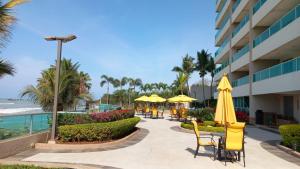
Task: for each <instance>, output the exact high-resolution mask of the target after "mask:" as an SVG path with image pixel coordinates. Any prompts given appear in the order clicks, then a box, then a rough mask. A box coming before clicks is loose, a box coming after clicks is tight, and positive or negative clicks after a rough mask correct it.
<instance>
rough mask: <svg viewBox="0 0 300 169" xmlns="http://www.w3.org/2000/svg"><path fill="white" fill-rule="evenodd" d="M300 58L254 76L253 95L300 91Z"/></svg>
mask: <svg viewBox="0 0 300 169" xmlns="http://www.w3.org/2000/svg"><path fill="white" fill-rule="evenodd" d="M296 79H300V57H297V58H294V59H292V60H289V61H286V62H283V63H280V64H278V65H275V66H272V67H269V68H267V69H264V70H261V71H258V72H256V73H255V74H254V75H253V94H268V93H280V92H289V91H296V90H300V81H299V80H296Z"/></svg>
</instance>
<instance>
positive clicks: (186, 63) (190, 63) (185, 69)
mask: <svg viewBox="0 0 300 169" xmlns="http://www.w3.org/2000/svg"><path fill="white" fill-rule="evenodd" d="M194 60H195V58H193V57H191V56H189V55H188V54H186V56H185V57H183V58H182V65H181V67H179V66H175V67H174V68H173V69H172V71H175V72H182V73H184V74H185V75H186V76H187V81H186V85H187V88H188V95H190V86H189V79H190V76H191V74H192V73H193V72H194V70H195V63H194Z"/></svg>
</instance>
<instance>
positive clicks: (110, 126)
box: [58, 117, 140, 142]
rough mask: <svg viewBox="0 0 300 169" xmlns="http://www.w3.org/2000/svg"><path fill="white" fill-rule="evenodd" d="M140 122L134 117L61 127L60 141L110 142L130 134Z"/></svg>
mask: <svg viewBox="0 0 300 169" xmlns="http://www.w3.org/2000/svg"><path fill="white" fill-rule="evenodd" d="M139 121H140V118H139V117H133V118H128V119H124V120H119V121H114V122H106V123H90V124H77V125H65V126H60V127H58V139H59V140H60V141H61V142H85V141H87V142H93V141H109V140H113V139H118V138H122V137H124V136H126V135H128V134H130V133H131V132H133V131H134V130H135V126H136V124H137V123H138V122H139Z"/></svg>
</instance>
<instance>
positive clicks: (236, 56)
mask: <svg viewBox="0 0 300 169" xmlns="http://www.w3.org/2000/svg"><path fill="white" fill-rule="evenodd" d="M247 52H249V44H246V45H245V46H244V47H243V48H242V49H240V50H238V51H237V52H236V53H235V54H234V55H233V56H232V62H234V61H236V60H238V59H239V58H240V57H242V56H244V54H246V53H247Z"/></svg>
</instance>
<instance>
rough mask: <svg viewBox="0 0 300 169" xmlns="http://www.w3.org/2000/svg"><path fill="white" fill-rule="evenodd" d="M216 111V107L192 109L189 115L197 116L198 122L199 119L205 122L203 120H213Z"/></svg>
mask: <svg viewBox="0 0 300 169" xmlns="http://www.w3.org/2000/svg"><path fill="white" fill-rule="evenodd" d="M214 113H215V111H214V109H212V108H209V107H207V108H202V109H195V110H190V111H189V112H188V115H189V116H191V117H194V118H196V119H197V121H198V122H199V121H200V122H203V121H213V120H214Z"/></svg>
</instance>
